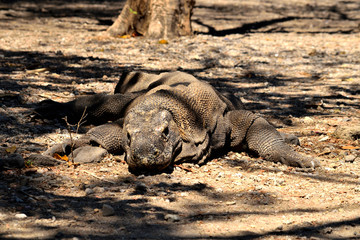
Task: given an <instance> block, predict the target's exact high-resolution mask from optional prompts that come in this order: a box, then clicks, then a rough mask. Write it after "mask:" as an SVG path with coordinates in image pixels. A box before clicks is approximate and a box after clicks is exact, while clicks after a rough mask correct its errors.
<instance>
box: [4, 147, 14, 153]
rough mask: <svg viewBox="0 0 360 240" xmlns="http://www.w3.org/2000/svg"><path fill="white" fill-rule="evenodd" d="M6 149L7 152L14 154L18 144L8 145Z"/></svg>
mask: <svg viewBox="0 0 360 240" xmlns="http://www.w3.org/2000/svg"><path fill="white" fill-rule="evenodd" d="M5 151H6V152H7V153H10V154H12V153H14V152H15V151H16V146H11V147H8V148H6V149H5Z"/></svg>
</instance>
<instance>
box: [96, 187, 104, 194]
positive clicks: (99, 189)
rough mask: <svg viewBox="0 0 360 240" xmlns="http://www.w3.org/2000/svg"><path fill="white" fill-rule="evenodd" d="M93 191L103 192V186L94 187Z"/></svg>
mask: <svg viewBox="0 0 360 240" xmlns="http://www.w3.org/2000/svg"><path fill="white" fill-rule="evenodd" d="M93 192H96V193H103V192H105V188H103V187H94V189H93Z"/></svg>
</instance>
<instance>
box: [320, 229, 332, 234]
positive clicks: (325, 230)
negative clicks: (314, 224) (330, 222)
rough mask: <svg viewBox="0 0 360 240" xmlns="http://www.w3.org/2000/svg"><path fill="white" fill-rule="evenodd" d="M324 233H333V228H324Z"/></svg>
mask: <svg viewBox="0 0 360 240" xmlns="http://www.w3.org/2000/svg"><path fill="white" fill-rule="evenodd" d="M322 232H323V233H325V234H330V233H332V232H333V229H332V227H327V228H324V229H323V230H322Z"/></svg>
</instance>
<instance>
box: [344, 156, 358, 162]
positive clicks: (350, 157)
mask: <svg viewBox="0 0 360 240" xmlns="http://www.w3.org/2000/svg"><path fill="white" fill-rule="evenodd" d="M355 158H356V156H354V155H352V154H351V155H347V156H345V162H350V163H352V162H354V161H355Z"/></svg>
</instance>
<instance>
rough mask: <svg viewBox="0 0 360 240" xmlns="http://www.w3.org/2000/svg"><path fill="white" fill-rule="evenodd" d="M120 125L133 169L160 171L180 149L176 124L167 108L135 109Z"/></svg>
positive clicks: (131, 168) (127, 160)
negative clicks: (121, 125)
mask: <svg viewBox="0 0 360 240" xmlns="http://www.w3.org/2000/svg"><path fill="white" fill-rule="evenodd" d="M123 126H124V128H123V133H124V134H123V137H124V138H125V139H123V145H124V146H123V148H124V150H125V152H126V162H127V163H128V165H129V169H130V170H132V171H135V172H149V171H161V170H163V169H165V168H166V167H168V166H169V165H170V164H171V163H172V160H173V159H174V155H176V154H177V152H178V150H179V149H180V148H181V137H180V133H179V130H178V127H177V126H176V124H175V122H174V120H173V116H172V114H171V113H170V112H169V111H167V110H162V109H159V108H152V109H137V108H134V109H132V110H131V111H130V112H129V113H128V114H127V115H126V117H125V120H124V125H123Z"/></svg>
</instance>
